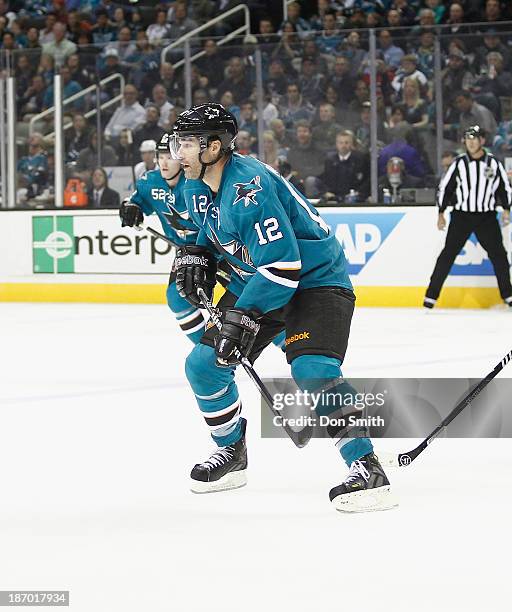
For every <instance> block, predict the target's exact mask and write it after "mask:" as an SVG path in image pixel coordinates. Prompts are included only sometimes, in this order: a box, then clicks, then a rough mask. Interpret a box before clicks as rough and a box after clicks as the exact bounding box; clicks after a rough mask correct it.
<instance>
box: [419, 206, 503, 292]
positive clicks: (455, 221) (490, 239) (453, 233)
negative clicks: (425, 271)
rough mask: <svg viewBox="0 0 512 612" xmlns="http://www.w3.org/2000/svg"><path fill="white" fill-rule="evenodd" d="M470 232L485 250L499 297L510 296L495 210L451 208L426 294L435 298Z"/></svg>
mask: <svg viewBox="0 0 512 612" xmlns="http://www.w3.org/2000/svg"><path fill="white" fill-rule="evenodd" d="M472 232H475V234H476V237H477V239H478V242H479V243H480V244H481V245H482V247H483V248H484V249H485V250H486V251H487V255H488V256H489V259H490V260H491V263H492V265H493V268H494V273H495V274H496V279H497V281H498V287H499V290H500V294H501V297H502V298H503V299H504V300H505V299H506V298H509V297H511V296H512V285H511V284H510V267H509V264H508V259H507V253H506V251H505V247H504V246H503V238H502V235H501V229H500V225H499V223H498V219H497V216H496V212H494V211H490V212H483V213H474V212H473V213H472V212H462V211H460V210H454V211H453V212H452V214H451V218H450V225H449V226H448V233H447V235H446V244H445V245H444V249H443V250H442V251H441V253H440V255H439V257H438V258H437V262H436V266H435V268H434V271H433V272H432V276H431V278H430V284H429V286H428V289H427V293H426V295H425V297H427V298H430V299H433V300H437V298H438V297H439V293H440V292H441V288H442V286H443V283H444V281H445V280H446V277H447V276H448V273H449V272H450V269H451V267H452V265H453V262H454V261H455V258H456V257H457V255H458V254H459V253H460V252H461V250H462V247H463V246H464V245H465V244H466V241H467V239H468V238H469V237H470V235H471V234H472Z"/></svg>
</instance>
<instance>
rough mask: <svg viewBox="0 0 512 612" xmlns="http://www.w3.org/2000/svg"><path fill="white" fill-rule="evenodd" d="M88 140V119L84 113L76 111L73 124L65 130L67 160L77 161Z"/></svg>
mask: <svg viewBox="0 0 512 612" xmlns="http://www.w3.org/2000/svg"><path fill="white" fill-rule="evenodd" d="M88 142H89V136H88V126H87V119H86V118H85V117H84V115H83V114H82V113H75V114H74V115H73V125H72V126H71V128H70V129H68V130H66V131H65V132H64V143H65V144H64V149H65V151H66V162H76V161H77V160H78V157H79V155H80V151H83V150H84V149H86V148H87V144H88Z"/></svg>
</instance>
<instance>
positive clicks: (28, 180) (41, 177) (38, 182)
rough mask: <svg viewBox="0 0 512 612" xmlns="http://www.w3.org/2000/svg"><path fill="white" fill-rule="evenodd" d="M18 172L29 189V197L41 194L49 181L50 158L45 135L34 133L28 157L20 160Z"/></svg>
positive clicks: (31, 137) (29, 143)
mask: <svg viewBox="0 0 512 612" xmlns="http://www.w3.org/2000/svg"><path fill="white" fill-rule="evenodd" d="M17 171H18V173H19V175H20V176H21V177H22V179H23V182H24V184H25V186H26V187H27V189H28V193H29V197H34V196H36V195H38V194H39V193H41V192H42V191H43V189H44V188H45V186H46V184H47V181H48V157H47V154H46V151H45V149H44V139H43V135H42V134H40V133H39V132H34V133H33V134H32V136H30V137H29V139H28V155H25V156H23V157H21V158H20V159H19V160H18V165H17Z"/></svg>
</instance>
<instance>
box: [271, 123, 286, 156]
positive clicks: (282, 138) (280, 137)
mask: <svg viewBox="0 0 512 612" xmlns="http://www.w3.org/2000/svg"><path fill="white" fill-rule="evenodd" d="M269 127H270V130H271V131H272V133H273V134H274V138H275V139H276V142H277V146H278V147H279V153H278V155H279V156H281V157H286V156H287V155H288V150H289V147H288V142H289V138H288V133H287V131H286V126H285V124H284V121H283V120H282V119H279V118H276V119H272V121H271V122H270V126H269Z"/></svg>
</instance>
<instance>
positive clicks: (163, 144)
mask: <svg viewBox="0 0 512 612" xmlns="http://www.w3.org/2000/svg"><path fill="white" fill-rule="evenodd" d="M171 140H172V132H164V133H163V134H162V135H161V136H160V140H159V141H158V142H157V144H156V158H157V161H158V157H159V155H160V153H167V154H169V155H170V156H171V157H172V158H173V160H177V157H176V156H175V155H174V154H173V152H172V151H171V147H170V143H171ZM160 163H161V164H168V163H169V162H168V161H166V162H164V161H162V159H160ZM172 163H173V164H174V165H175V166H176V161H173V162H172ZM175 169H176V168H175ZM163 172H164V171H163V170H162V167H160V173H162V176H163V178H164V179H165V180H166V181H167V182H170V181H173V180H174V179H175V178H176V177H177V176H178V175H179V174H181V172H182V168H181V166H177V172H175V173H174V174H172V175H171V176H164V175H163Z"/></svg>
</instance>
